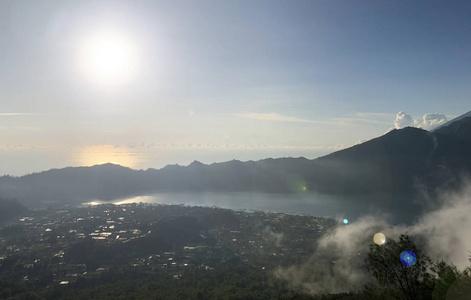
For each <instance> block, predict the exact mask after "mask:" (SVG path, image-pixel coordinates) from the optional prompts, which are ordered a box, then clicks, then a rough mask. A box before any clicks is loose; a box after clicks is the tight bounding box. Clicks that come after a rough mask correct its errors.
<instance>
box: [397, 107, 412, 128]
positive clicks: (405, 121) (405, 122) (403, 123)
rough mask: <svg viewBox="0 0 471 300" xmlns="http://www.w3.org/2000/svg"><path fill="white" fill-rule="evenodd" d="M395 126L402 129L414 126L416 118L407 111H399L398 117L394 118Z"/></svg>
mask: <svg viewBox="0 0 471 300" xmlns="http://www.w3.org/2000/svg"><path fill="white" fill-rule="evenodd" d="M394 126H395V127H396V129H401V128H404V127H407V126H414V119H412V117H411V116H410V115H408V114H406V113H405V112H402V111H400V112H398V113H397V115H396V119H395V120H394Z"/></svg>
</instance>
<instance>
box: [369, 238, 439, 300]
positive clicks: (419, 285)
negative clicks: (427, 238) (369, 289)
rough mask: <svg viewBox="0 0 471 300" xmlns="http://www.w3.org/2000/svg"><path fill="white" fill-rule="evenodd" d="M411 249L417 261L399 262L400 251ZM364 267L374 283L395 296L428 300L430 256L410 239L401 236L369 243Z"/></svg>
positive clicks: (430, 289)
mask: <svg viewBox="0 0 471 300" xmlns="http://www.w3.org/2000/svg"><path fill="white" fill-rule="evenodd" d="M405 250H411V251H413V252H414V253H415V254H416V255H417V262H416V264H414V265H413V266H410V267H406V266H404V265H403V264H402V263H401V261H400V254H401V252H402V251H405ZM366 265H367V269H368V270H369V271H370V272H371V273H372V275H373V276H374V277H375V278H376V279H377V281H378V283H379V284H380V285H381V286H382V287H383V288H384V289H386V290H387V291H388V294H390V295H391V296H393V297H394V298H395V299H407V300H409V299H411V300H416V299H417V300H418V299H431V293H432V291H433V286H434V276H433V275H432V274H431V272H430V270H431V268H432V266H433V265H432V261H431V259H430V258H429V257H428V256H427V255H425V253H424V252H423V251H422V250H421V249H420V248H418V247H417V246H416V245H415V244H414V242H413V241H412V240H411V238H410V237H409V236H407V235H401V236H400V237H399V240H398V241H395V240H389V241H388V242H387V243H386V244H384V245H381V246H378V245H371V246H370V252H369V253H368V257H367V259H366Z"/></svg>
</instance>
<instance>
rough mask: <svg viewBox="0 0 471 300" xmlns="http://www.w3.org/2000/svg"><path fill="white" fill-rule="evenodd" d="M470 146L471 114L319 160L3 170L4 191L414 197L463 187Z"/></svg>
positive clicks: (72, 198)
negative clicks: (12, 172) (5, 173)
mask: <svg viewBox="0 0 471 300" xmlns="http://www.w3.org/2000/svg"><path fill="white" fill-rule="evenodd" d="M469 153H471V118H470V117H466V118H461V119H459V120H458V121H455V122H452V123H450V125H448V126H446V127H442V128H440V129H438V130H436V131H434V132H428V131H426V130H422V129H418V128H411V127H407V128H404V129H400V130H392V131H390V132H388V133H387V134H385V135H383V136H381V137H378V138H375V139H372V140H370V141H367V142H365V143H362V144H359V145H356V146H353V147H350V148H348V149H344V150H341V151H337V152H334V153H332V154H329V155H327V156H324V157H321V158H318V159H314V160H308V159H305V158H279V159H272V158H268V159H264V160H260V161H248V162H241V161H237V160H233V161H228V162H224V163H214V164H211V165H205V164H202V163H200V162H197V161H195V162H193V163H192V164H190V165H189V166H186V167H183V166H178V165H169V166H166V167H164V168H162V169H160V170H156V169H148V170H146V171H143V170H140V171H137V170H132V169H129V168H125V167H121V166H119V165H113V164H105V165H98V166H93V167H77V168H72V167H69V168H64V169H54V170H49V171H45V172H41V173H35V174H30V175H26V176H22V177H17V178H15V177H9V176H4V177H2V178H0V197H4V198H17V199H19V200H21V201H22V202H23V203H28V204H30V205H33V204H40V203H46V202H60V203H76V202H81V201H86V200H92V199H103V200H110V199H118V198H122V197H126V196H131V195H145V194H149V193H152V192H157V191H166V192H181V191H222V192H227V191H230V192H240V191H244V192H246V191H255V192H266V193H299V192H314V193H322V194H335V195H346V196H352V195H371V194H376V193H378V194H382V195H386V196H387V197H389V199H390V200H389V201H392V200H394V199H396V198H397V199H412V198H415V197H416V196H417V195H418V191H427V192H433V191H434V190H435V189H436V188H444V189H445V188H455V187H457V186H458V185H459V184H460V182H461V181H460V180H461V176H462V175H463V174H468V173H469V171H470V170H471V157H470V156H469ZM404 195H406V197H405V198H404ZM391 199H392V200H391ZM394 201H396V200H394ZM394 201H393V202H394ZM401 201H406V200H401ZM407 201H408V200H407ZM397 205H399V203H398V204H397Z"/></svg>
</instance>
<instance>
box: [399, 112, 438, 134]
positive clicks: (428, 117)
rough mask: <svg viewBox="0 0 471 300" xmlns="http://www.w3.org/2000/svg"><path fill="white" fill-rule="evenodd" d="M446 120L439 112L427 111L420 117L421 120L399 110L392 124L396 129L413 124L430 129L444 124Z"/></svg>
mask: <svg viewBox="0 0 471 300" xmlns="http://www.w3.org/2000/svg"><path fill="white" fill-rule="evenodd" d="M446 122H447V117H446V116H445V115H444V114H441V113H428V114H425V115H424V116H423V117H422V120H417V119H416V120H414V119H413V118H412V116H411V115H409V114H407V113H405V112H402V111H401V112H398V113H397V115H396V119H395V120H394V126H395V127H396V129H401V128H404V127H407V126H413V127H417V128H423V129H425V130H431V129H433V128H435V127H437V126H440V125H442V124H445V123H446Z"/></svg>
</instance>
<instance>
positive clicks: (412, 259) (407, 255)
mask: <svg viewBox="0 0 471 300" xmlns="http://www.w3.org/2000/svg"><path fill="white" fill-rule="evenodd" d="M416 262H417V256H416V255H415V253H414V252H413V251H411V250H406V251H402V253H401V263H402V264H403V265H404V266H406V267H410V266H413V265H414V264H415V263H416Z"/></svg>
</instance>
